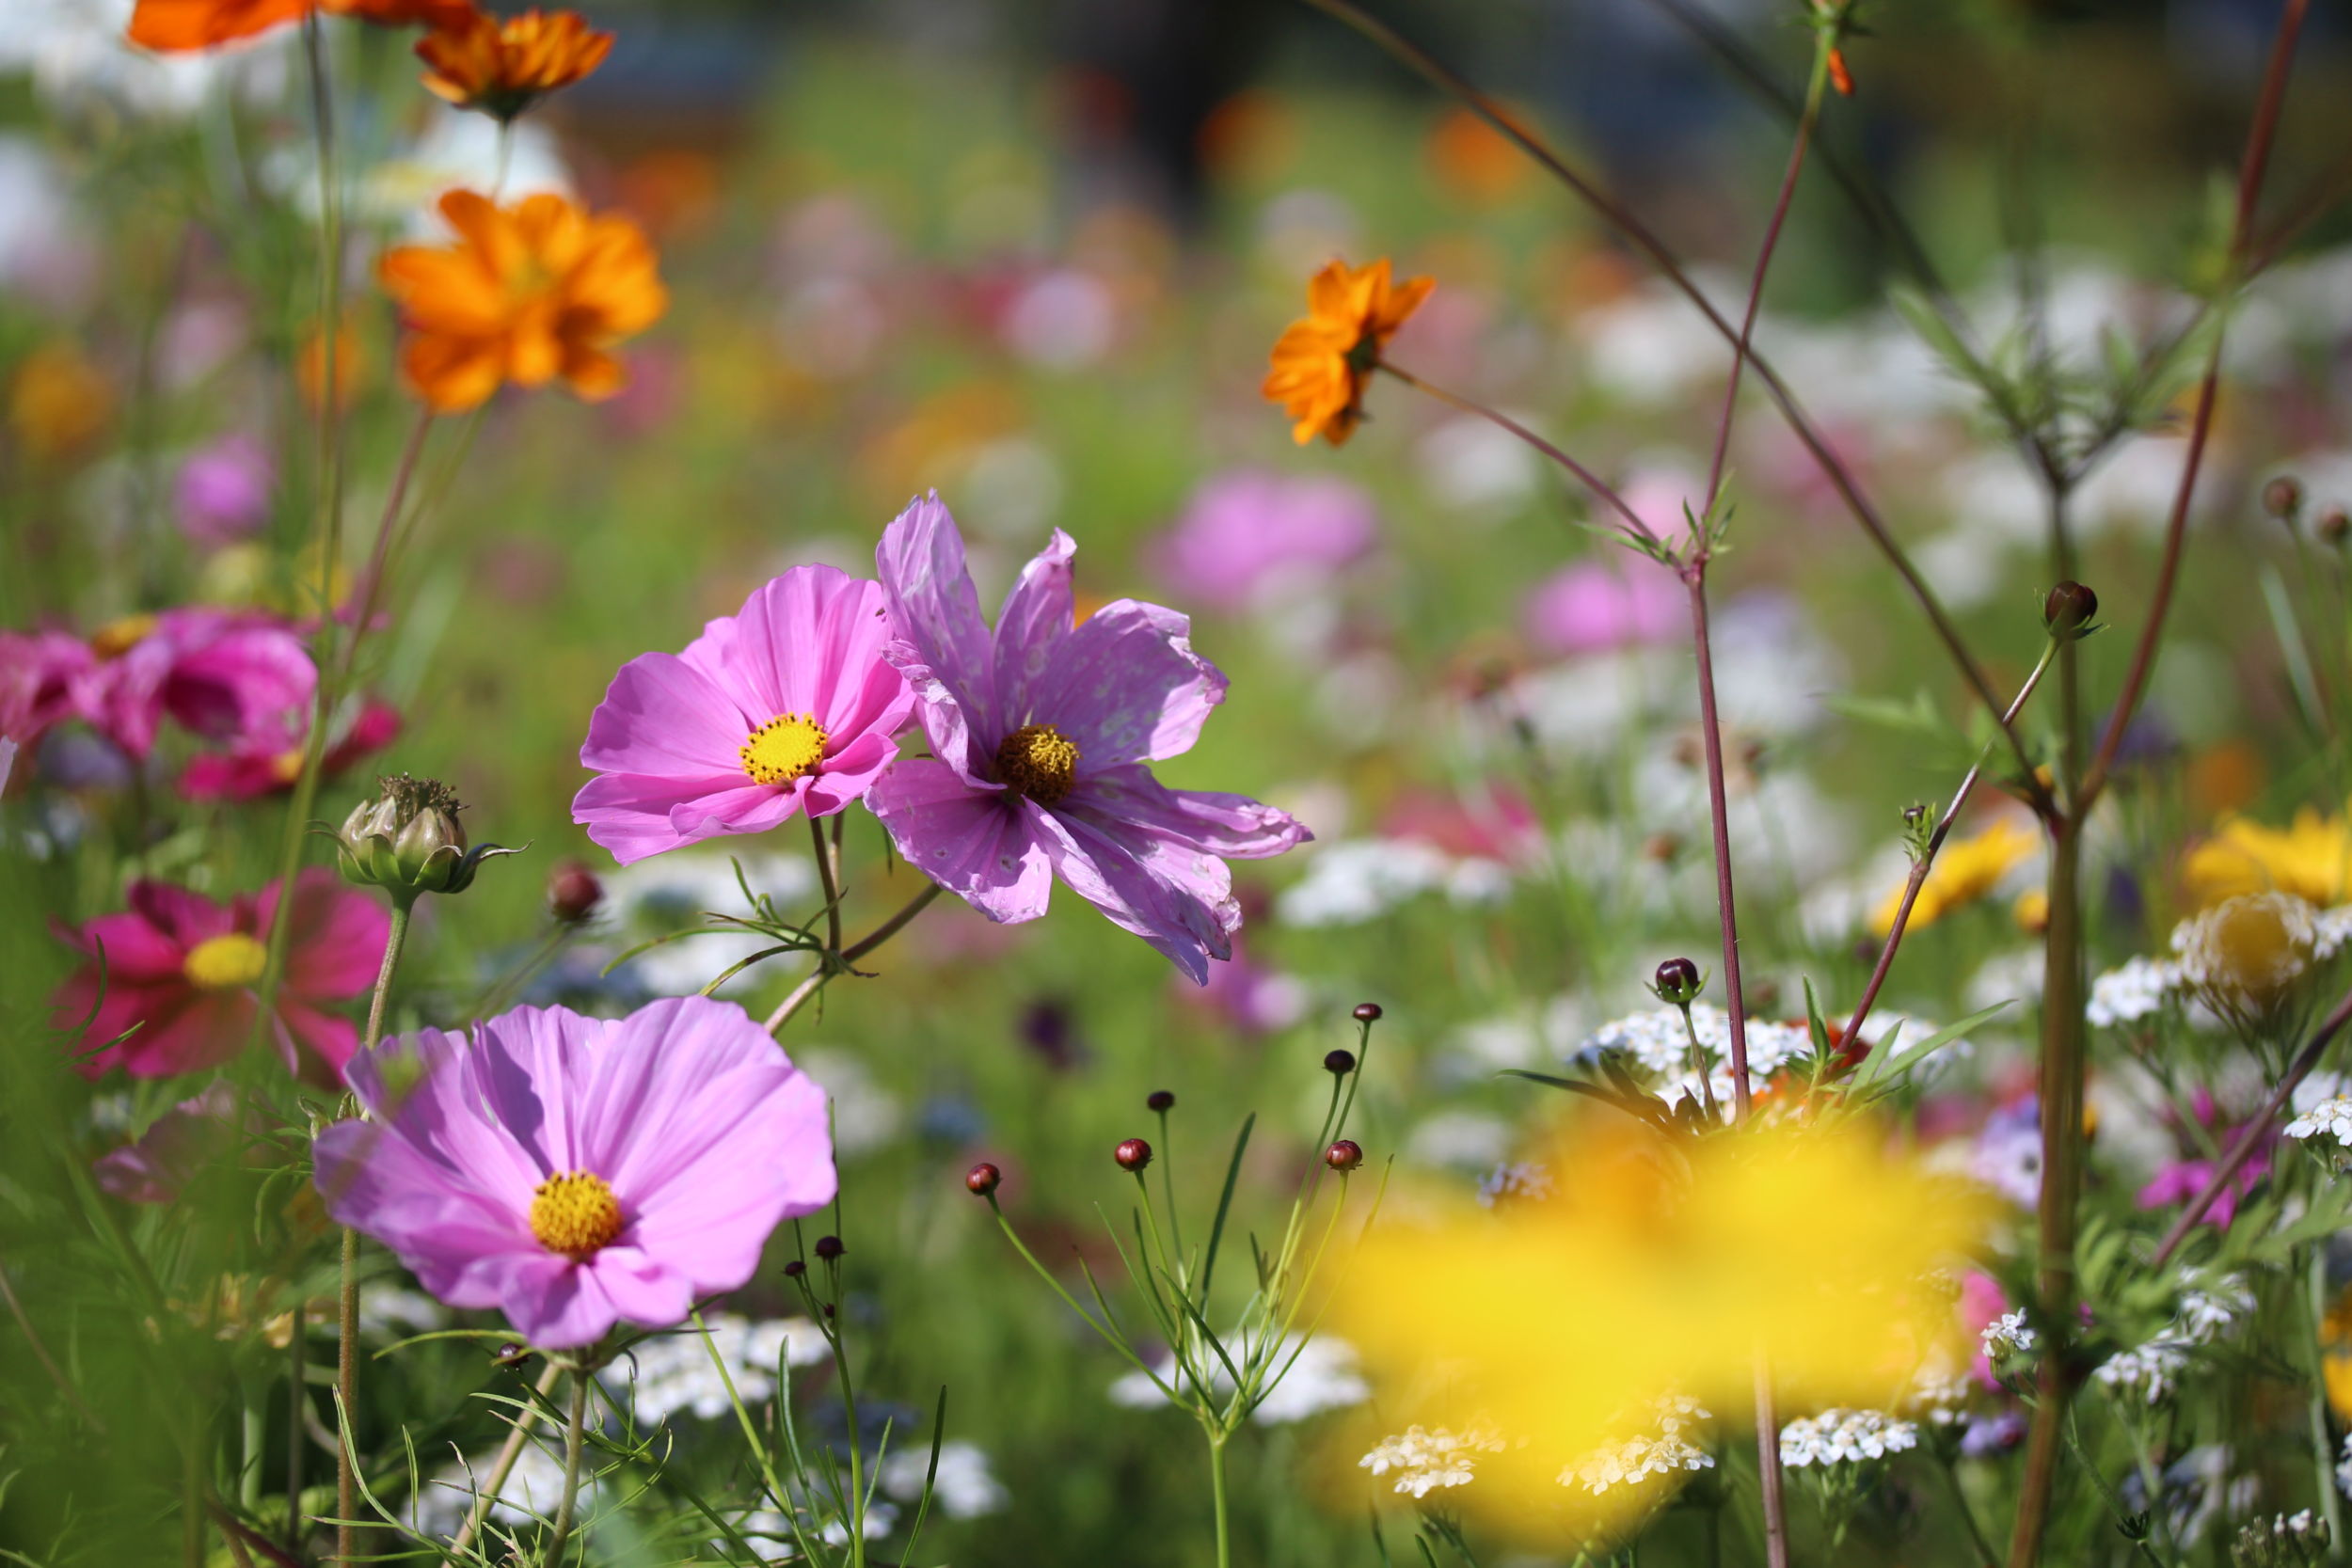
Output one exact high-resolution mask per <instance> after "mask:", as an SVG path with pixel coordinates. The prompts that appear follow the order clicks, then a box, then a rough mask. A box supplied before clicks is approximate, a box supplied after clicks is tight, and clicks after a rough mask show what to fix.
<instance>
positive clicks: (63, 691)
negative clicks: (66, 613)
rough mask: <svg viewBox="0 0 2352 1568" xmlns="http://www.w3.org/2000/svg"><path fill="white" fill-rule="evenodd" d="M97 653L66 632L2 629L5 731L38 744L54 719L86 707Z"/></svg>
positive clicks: (1, 720)
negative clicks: (83, 702)
mask: <svg viewBox="0 0 2352 1568" xmlns="http://www.w3.org/2000/svg"><path fill="white" fill-rule="evenodd" d="M97 663H98V656H97V655H96V654H93V653H91V652H90V648H89V644H88V643H87V642H85V641H82V640H81V639H80V638H78V637H74V636H72V635H70V634H68V633H66V632H61V631H36V632H14V631H0V736H8V737H9V738H10V739H12V740H14V741H16V742H17V743H18V744H19V745H21V746H33V745H38V744H39V743H40V737H41V736H43V735H44V734H46V733H47V732H48V730H49V727H50V726H51V725H52V724H55V723H57V722H58V721H61V720H66V719H71V718H73V717H74V716H76V715H77V714H78V713H80V711H81V695H82V692H83V689H84V687H85V684H86V683H87V680H88V679H89V673H90V671H91V670H92V669H94V668H95V667H96V666H97Z"/></svg>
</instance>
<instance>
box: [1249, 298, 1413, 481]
mask: <svg viewBox="0 0 2352 1568" xmlns="http://www.w3.org/2000/svg"><path fill="white" fill-rule="evenodd" d="M1435 287H1437V284H1436V283H1435V282H1434V281H1433V280H1432V279H1430V278H1426V277H1413V278H1407V279H1406V281H1405V282H1404V283H1402V284H1399V285H1396V286H1393V287H1392V286H1391V284H1390V281H1389V259H1388V258H1387V257H1385V256H1383V257H1382V258H1381V259H1380V260H1379V261H1375V262H1373V263H1372V264H1371V265H1370V266H1368V267H1350V266H1349V265H1348V264H1347V263H1346V262H1345V261H1336V260H1335V261H1332V262H1330V263H1329V264H1328V265H1327V266H1326V267H1325V268H1324V269H1323V270H1322V271H1321V272H1319V273H1317V274H1315V275H1314V277H1312V278H1311V279H1310V280H1309V281H1308V284H1307V314H1306V315H1305V316H1303V317H1301V318H1300V319H1299V320H1297V321H1295V322H1293V323H1291V325H1289V326H1287V327H1285V328H1283V330H1282V336H1281V337H1280V338H1279V339H1277V340H1276V341H1275V344H1274V364H1273V368H1272V369H1271V370H1270V371H1268V372H1266V378H1265V386H1264V388H1263V391H1264V393H1265V398H1266V401H1267V402H1269V403H1279V404H1282V407H1283V411H1284V412H1285V413H1287V414H1288V415H1289V416H1290V417H1291V420H1292V425H1291V436H1292V437H1293V438H1294V439H1295V440H1296V441H1297V442H1298V444H1299V445H1301V446H1304V445H1306V444H1307V443H1308V442H1309V441H1311V440H1313V439H1314V438H1315V437H1316V436H1322V437H1323V438H1324V439H1325V440H1327V441H1328V442H1330V443H1331V444H1332V445H1333V446H1335V447H1336V446H1338V445H1340V444H1341V443H1342V442H1343V441H1345V440H1346V439H1347V438H1348V436H1351V435H1353V434H1355V430H1356V426H1357V424H1358V423H1359V421H1360V420H1362V419H1363V417H1364V388H1366V387H1367V386H1368V385H1370V384H1371V381H1372V372H1373V367H1374V366H1375V364H1377V363H1378V362H1379V358H1380V351H1381V349H1383V348H1385V347H1386V346H1387V345H1388V341H1389V340H1390V338H1391V337H1393V336H1394V335H1395V333H1396V329H1397V328H1398V327H1400V326H1403V325H1405V323H1406V318H1408V317H1409V316H1411V315H1412V313H1413V312H1414V311H1415V310H1417V309H1420V308H1421V302H1422V300H1424V299H1427V298H1428V297H1429V291H1430V290H1431V289H1433V288H1435Z"/></svg>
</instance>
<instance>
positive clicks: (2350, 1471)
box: [2336, 1432, 2352, 1497]
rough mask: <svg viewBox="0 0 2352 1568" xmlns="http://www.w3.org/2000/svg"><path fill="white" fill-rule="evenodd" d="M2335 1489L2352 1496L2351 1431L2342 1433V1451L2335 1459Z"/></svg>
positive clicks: (2346, 1495)
mask: <svg viewBox="0 0 2352 1568" xmlns="http://www.w3.org/2000/svg"><path fill="white" fill-rule="evenodd" d="M2336 1490H2337V1491H2339V1492H2341V1493H2343V1494H2344V1496H2345V1497H2352V1432H2347V1433H2344V1451H2343V1453H2342V1455H2341V1456H2340V1457H2339V1458H2338V1459H2337V1460H2336Z"/></svg>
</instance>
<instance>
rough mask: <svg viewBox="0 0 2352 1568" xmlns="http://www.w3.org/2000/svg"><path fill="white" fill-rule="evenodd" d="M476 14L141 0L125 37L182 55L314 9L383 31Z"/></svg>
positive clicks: (276, 1) (280, 2)
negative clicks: (354, 19) (370, 25)
mask: <svg viewBox="0 0 2352 1568" xmlns="http://www.w3.org/2000/svg"><path fill="white" fill-rule="evenodd" d="M472 9H473V6H472V4H471V0H138V8H137V9H135V10H134V11H133V12H132V13H131V24H130V26H129V27H128V28H126V29H125V30H124V35H123V36H124V37H126V38H128V39H129V40H131V41H132V42H133V43H135V44H137V45H138V46H139V47H141V48H142V49H152V50H155V51H157V52H158V53H161V54H182V53H185V52H186V51H188V50H192V49H211V48H214V47H215V46H216V45H219V44H223V43H233V42H235V41H236V40H239V39H249V38H252V37H254V36H255V35H256V34H259V33H266V32H268V31H269V30H270V29H271V28H273V27H282V26H284V25H285V24H287V23H289V22H299V21H301V20H302V19H303V18H304V17H306V16H308V15H310V13H311V12H312V11H313V10H323V11H327V12H330V13H332V14H334V15H336V16H349V17H356V18H358V20H359V21H361V22H373V23H374V24H377V25H378V26H383V27H407V26H413V25H415V24H418V23H423V24H426V25H427V26H434V27H440V26H447V25H450V24H453V23H455V22H457V21H459V20H460V19H462V18H463V17H464V16H466V15H467V13H469V11H471V10H472Z"/></svg>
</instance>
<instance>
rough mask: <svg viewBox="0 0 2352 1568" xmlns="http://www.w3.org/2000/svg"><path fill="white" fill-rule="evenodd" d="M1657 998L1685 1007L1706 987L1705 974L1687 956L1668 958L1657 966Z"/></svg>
mask: <svg viewBox="0 0 2352 1568" xmlns="http://www.w3.org/2000/svg"><path fill="white" fill-rule="evenodd" d="M1655 989H1656V990H1657V992H1658V999H1659V1000H1660V1001H1661V1002H1663V1003H1666V1004H1667V1005H1668V1006H1676V1007H1687V1006H1690V1005H1691V1004H1692V1003H1693V1002H1695V1001H1697V1000H1698V995H1699V992H1700V991H1702V990H1706V989H1707V976H1706V975H1704V974H1700V973H1699V966H1698V965H1696V964H1694V963H1692V961H1691V960H1690V959H1688V958H1668V959H1667V960H1666V961H1665V962H1664V963H1662V964H1660V965H1659V966H1658V974H1657V976H1656V981H1655Z"/></svg>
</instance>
